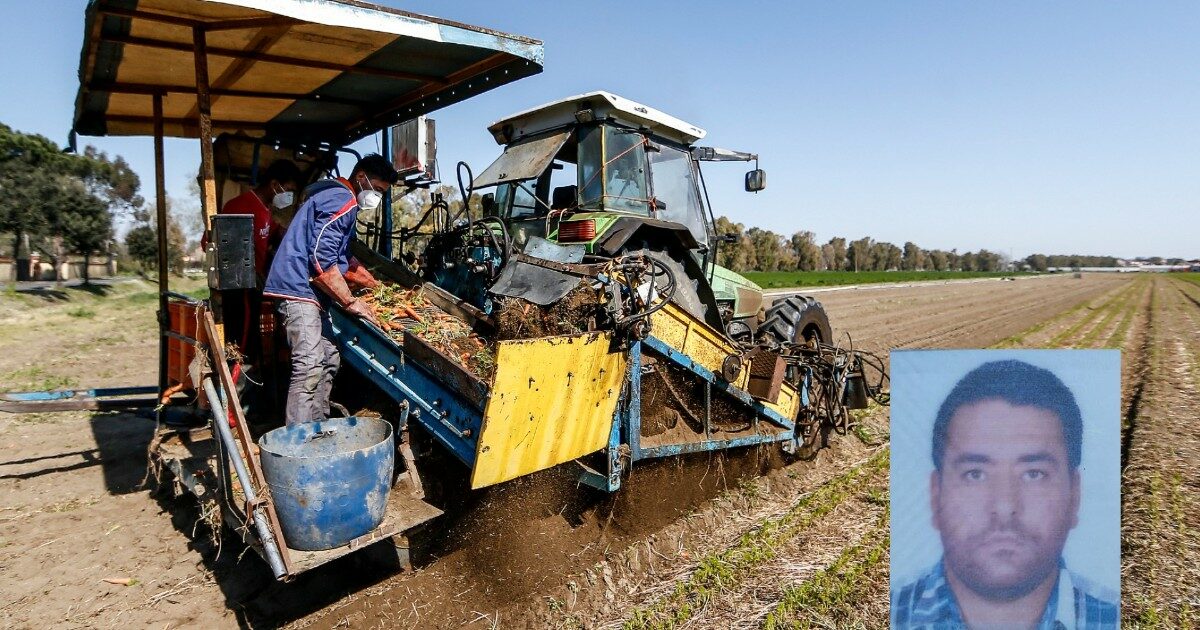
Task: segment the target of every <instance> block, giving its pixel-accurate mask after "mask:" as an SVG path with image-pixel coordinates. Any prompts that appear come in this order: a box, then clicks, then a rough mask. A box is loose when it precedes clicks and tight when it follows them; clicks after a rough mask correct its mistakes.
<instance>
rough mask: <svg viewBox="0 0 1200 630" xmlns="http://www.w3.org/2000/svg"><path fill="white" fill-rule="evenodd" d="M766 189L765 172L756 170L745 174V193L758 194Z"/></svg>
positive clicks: (759, 169)
mask: <svg viewBox="0 0 1200 630" xmlns="http://www.w3.org/2000/svg"><path fill="white" fill-rule="evenodd" d="M766 187H767V172H766V171H764V170H762V169H761V168H756V169H754V170H753V171H750V172H749V173H746V192H758V191H760V190H762V189H764V188H766Z"/></svg>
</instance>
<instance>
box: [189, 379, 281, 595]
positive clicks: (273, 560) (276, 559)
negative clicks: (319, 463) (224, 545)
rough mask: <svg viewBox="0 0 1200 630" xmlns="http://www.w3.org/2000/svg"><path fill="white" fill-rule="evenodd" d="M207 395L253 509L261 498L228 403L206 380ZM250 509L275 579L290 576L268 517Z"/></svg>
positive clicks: (222, 439)
mask: <svg viewBox="0 0 1200 630" xmlns="http://www.w3.org/2000/svg"><path fill="white" fill-rule="evenodd" d="M204 393H205V394H207V395H208V404H209V409H210V410H211V411H212V417H213V425H214V426H216V427H217V434H218V435H220V437H221V444H222V445H224V446H225V452H226V453H228V454H229V461H230V462H232V463H233V470H234V472H235V473H237V478H238V483H239V484H241V486H242V492H244V493H245V494H246V505H249V506H254V505H255V504H256V503H257V502H258V495H257V494H255V492H254V486H253V484H251V483H250V472H249V471H247V470H246V462H244V461H242V456H241V451H239V450H238V446H237V442H236V441H235V440H234V439H233V432H232V431H230V430H229V414H228V412H226V411H225V400H224V399H223V398H221V396H219V395H218V394H217V388H216V387H215V386H213V382H212V378H205V379H204ZM250 509H251V511H252V512H253V513H254V514H253V516H252V518H253V520H254V531H255V532H256V533H258V540H259V542H261V543H262V548H263V553H264V554H265V555H266V556H267V564H269V565H270V566H271V573H273V574H275V579H279V578H282V577H283V576H284V575H286V574H287V570H286V569H284V568H283V558H282V557H280V555H279V546H278V543H277V542H276V540H275V536H274V534H272V533H271V526H270V525H269V524H268V523H267V517H266V516H264V515H263V511H262V509H261V508H256V507H251V508H250Z"/></svg>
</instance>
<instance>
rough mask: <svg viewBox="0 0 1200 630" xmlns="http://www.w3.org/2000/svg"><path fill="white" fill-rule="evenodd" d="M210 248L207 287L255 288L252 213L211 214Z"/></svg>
mask: <svg viewBox="0 0 1200 630" xmlns="http://www.w3.org/2000/svg"><path fill="white" fill-rule="evenodd" d="M209 250H210V251H209V252H208V253H207V256H206V258H207V260H208V261H209V265H208V288H210V289H216V290H218V291H228V290H231V289H253V288H255V286H256V284H257V280H256V278H255V277H254V215H250V214H218V215H214V216H213V217H212V241H211V243H210V244H209Z"/></svg>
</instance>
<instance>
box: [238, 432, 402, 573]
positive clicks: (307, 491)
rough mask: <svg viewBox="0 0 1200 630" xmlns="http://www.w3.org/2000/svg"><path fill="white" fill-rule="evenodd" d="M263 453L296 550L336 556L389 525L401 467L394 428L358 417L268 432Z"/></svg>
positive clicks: (274, 496)
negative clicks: (342, 548)
mask: <svg viewBox="0 0 1200 630" xmlns="http://www.w3.org/2000/svg"><path fill="white" fill-rule="evenodd" d="M258 446H259V448H260V449H261V460H262V469H263V475H264V476H265V477H266V480H267V485H268V486H270V488H271V497H272V499H273V500H274V502H275V512H276V513H277V514H278V515H279V526H280V527H281V528H282V529H283V538H284V541H285V542H286V543H287V546H288V547H290V548H292V549H299V550H303V551H317V550H321V549H333V548H334V547H340V546H342V545H345V544H346V543H348V542H350V541H351V540H354V539H355V538H358V537H359V536H362V535H363V534H366V533H368V532H370V531H371V530H373V529H375V528H376V527H379V523H381V522H382V521H383V517H384V514H385V512H386V510H387V500H388V493H389V492H390V491H391V479H392V466H393V464H394V460H395V446H394V444H393V441H392V425H390V424H388V423H387V422H385V421H383V420H379V419H376V418H357V417H353V416H352V417H349V418H332V419H330V420H325V421H322V422H305V423H301V424H295V425H292V426H285V427H280V428H278V429H275V430H273V431H270V432H268V433H267V434H266V435H264V436H262V438H260V439H259V441H258Z"/></svg>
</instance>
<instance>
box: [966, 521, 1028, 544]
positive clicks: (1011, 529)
mask: <svg viewBox="0 0 1200 630" xmlns="http://www.w3.org/2000/svg"><path fill="white" fill-rule="evenodd" d="M971 539H972V540H974V541H975V542H976V543H978V544H981V545H985V544H988V543H1002V542H1011V543H1024V542H1037V541H1038V540H1039V537H1038V536H1037V534H1034V533H1033V532H1031V531H1029V529H1028V528H1026V527H1025V526H1024V525H1023V524H1021V523H1007V524H1004V525H992V526H990V527H988V528H987V529H985V530H983V531H981V532H979V533H977V534H974V535H972V536H971Z"/></svg>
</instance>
